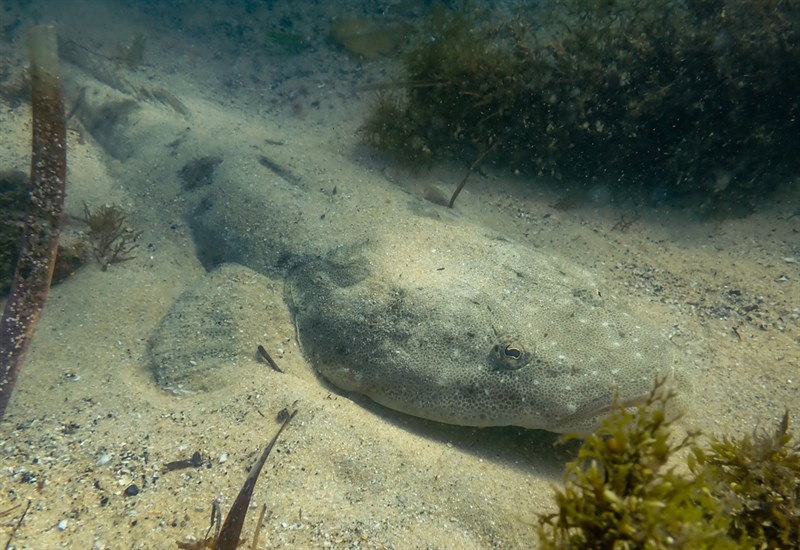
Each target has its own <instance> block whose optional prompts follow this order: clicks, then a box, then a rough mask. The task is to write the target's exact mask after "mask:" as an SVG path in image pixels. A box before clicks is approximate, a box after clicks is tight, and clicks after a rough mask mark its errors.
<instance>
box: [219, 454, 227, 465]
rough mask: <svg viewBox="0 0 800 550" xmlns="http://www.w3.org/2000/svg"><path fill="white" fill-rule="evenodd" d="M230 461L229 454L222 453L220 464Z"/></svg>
mask: <svg viewBox="0 0 800 550" xmlns="http://www.w3.org/2000/svg"><path fill="white" fill-rule="evenodd" d="M227 460H228V453H222V454H221V455H219V463H220V464H222V463H223V462H226V461H227Z"/></svg>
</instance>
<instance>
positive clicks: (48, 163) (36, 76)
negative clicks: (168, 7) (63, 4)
mask: <svg viewBox="0 0 800 550" xmlns="http://www.w3.org/2000/svg"><path fill="white" fill-rule="evenodd" d="M28 41H29V45H30V48H31V56H30V57H31V59H30V62H31V66H30V79H31V108H32V116H33V141H32V157H31V193H30V199H29V202H28V210H27V212H26V215H25V228H24V231H23V236H22V243H21V245H20V253H19V260H18V261H17V268H16V272H15V274H14V281H13V282H12V284H11V291H10V294H9V297H8V301H7V302H6V307H5V311H4V312H3V317H2V320H0V421H2V419H3V415H4V413H5V410H6V406H7V405H8V401H9V399H10V398H11V392H12V391H13V389H14V384H15V383H16V380H17V375H18V374H19V370H20V368H21V367H22V359H23V357H24V355H25V351H26V350H27V349H28V345H29V344H30V340H31V337H32V336H33V332H34V330H35V328H36V323H37V322H38V321H39V317H40V316H41V313H42V308H43V307H44V303H45V300H46V299H47V291H48V289H49V288H50V279H51V278H52V276H53V268H54V266H55V257H56V249H57V247H58V235H59V228H60V226H61V218H62V214H63V210H64V185H65V181H66V172H67V146H66V135H67V133H66V120H65V117H64V96H63V93H62V91H61V79H60V76H59V73H58V46H57V38H56V30H55V28H54V27H47V26H39V27H33V28H32V29H30V31H29V32H28Z"/></svg>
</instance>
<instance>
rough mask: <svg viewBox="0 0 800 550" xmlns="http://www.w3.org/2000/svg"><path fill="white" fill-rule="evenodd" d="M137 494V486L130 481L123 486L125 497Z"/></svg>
mask: <svg viewBox="0 0 800 550" xmlns="http://www.w3.org/2000/svg"><path fill="white" fill-rule="evenodd" d="M138 494H139V486H138V485H136V484H135V483H131V484H130V485H128V486H127V487H125V496H126V497H135V496H136V495H138Z"/></svg>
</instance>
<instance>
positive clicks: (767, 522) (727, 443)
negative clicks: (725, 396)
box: [689, 413, 800, 548]
mask: <svg viewBox="0 0 800 550" xmlns="http://www.w3.org/2000/svg"><path fill="white" fill-rule="evenodd" d="M692 451H693V454H692V456H690V462H689V464H690V466H691V469H692V470H693V471H694V472H697V473H698V474H700V475H703V476H705V477H706V478H707V479H708V481H709V483H711V484H712V487H713V488H714V493H715V495H717V496H718V497H719V498H721V499H722V500H723V501H724V502H725V503H726V513H727V514H728V515H729V516H730V525H729V528H728V531H729V533H730V535H731V537H733V538H734V539H736V540H741V541H743V542H745V543H746V542H748V541H750V542H756V543H758V542H759V541H761V542H763V544H755V545H754V546H755V547H761V548H797V547H798V546H799V545H800V442H798V441H796V440H795V439H794V436H793V435H792V434H791V433H790V432H789V414H788V413H786V414H784V416H783V419H782V420H781V422H780V424H779V425H778V427H777V428H775V430H774V432H772V433H770V432H767V431H765V430H762V431H760V432H758V431H757V432H754V433H753V435H752V436H747V437H744V438H742V439H741V440H736V439H731V438H727V437H725V438H722V439H716V438H714V439H712V440H711V442H710V444H709V449H707V450H703V449H699V448H695V449H693V450H692Z"/></svg>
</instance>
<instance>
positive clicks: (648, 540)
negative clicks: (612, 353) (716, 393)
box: [538, 383, 800, 549]
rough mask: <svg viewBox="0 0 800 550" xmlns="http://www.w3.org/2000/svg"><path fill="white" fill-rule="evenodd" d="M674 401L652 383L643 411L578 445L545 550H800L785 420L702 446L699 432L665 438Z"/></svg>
mask: <svg viewBox="0 0 800 550" xmlns="http://www.w3.org/2000/svg"><path fill="white" fill-rule="evenodd" d="M674 397H675V395H674V393H672V392H671V391H669V390H666V389H664V387H663V384H660V383H659V384H656V388H655V389H654V390H653V392H652V394H651V395H650V398H649V399H648V400H647V402H646V403H645V404H644V405H643V406H642V407H637V408H624V407H622V406H620V405H616V406H615V407H614V411H613V412H612V413H611V414H610V415H609V416H608V418H607V419H606V420H605V421H604V422H603V424H602V426H601V428H600V429H598V430H597V432H595V433H594V434H592V435H591V436H589V437H588V438H586V439H585V440H584V442H583V445H582V447H581V449H580V451H579V452H578V457H577V459H576V460H574V461H573V462H570V463H569V464H568V465H567V473H566V475H565V480H564V487H563V488H557V489H556V492H555V500H556V504H557V506H558V511H557V512H556V513H553V514H546V515H542V516H540V518H539V526H538V535H539V539H540V542H541V545H542V548H544V549H562V548H575V549H582V548H587V549H588V548H592V549H596V548H609V549H634V548H653V549H660V548H714V549H727V548H797V547H798V541H800V508H799V507H798V504H800V445H799V444H798V443H797V441H796V440H795V439H794V437H793V436H792V435H791V434H790V433H789V420H788V418H789V417H788V414H786V415H784V417H783V420H782V422H781V423H780V425H779V426H778V427H777V428H776V430H775V431H774V433H767V432H763V433H758V432H756V433H754V434H753V435H752V436H747V437H744V438H742V439H741V440H737V439H734V438H723V439H716V438H711V439H710V441H709V443H708V445H707V446H705V447H701V446H699V445H698V444H697V440H698V439H699V433H697V432H691V433H689V434H688V435H687V436H686V437H684V438H683V439H682V440H679V441H675V440H674V438H673V437H672V436H671V426H672V424H673V422H674V419H672V418H670V417H669V415H668V413H667V411H668V404H669V402H670V401H671V400H672V399H674ZM568 438H569V437H568ZM687 450H688V460H687V463H688V471H687V469H682V468H679V466H680V464H681V461H680V459H679V456H678V455H679V454H685V453H681V451H687ZM682 472H686V473H682Z"/></svg>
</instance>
